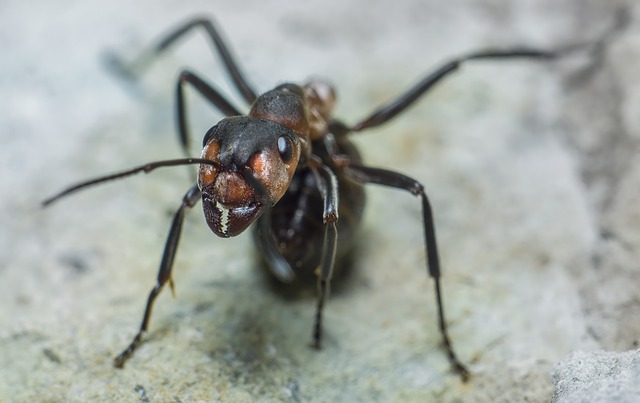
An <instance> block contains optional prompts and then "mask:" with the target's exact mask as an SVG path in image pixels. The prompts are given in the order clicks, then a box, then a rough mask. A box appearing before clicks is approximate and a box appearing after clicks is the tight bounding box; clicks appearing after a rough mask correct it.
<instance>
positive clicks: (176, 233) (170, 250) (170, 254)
mask: <svg viewBox="0 0 640 403" xmlns="http://www.w3.org/2000/svg"><path fill="white" fill-rule="evenodd" d="M200 196H201V192H200V189H199V188H198V186H197V185H195V186H193V187H192V188H191V189H189V191H188V192H187V193H186V194H185V195H184V198H183V199H182V204H181V205H180V207H179V208H178V210H177V211H176V213H175V215H174V216H173V221H172V222H171V228H170V229H169V235H168V237H167V242H166V244H165V247H164V252H163V254H162V260H161V262H160V268H159V269H158V279H157V282H156V285H155V286H154V287H153V289H152V290H151V292H150V293H149V298H148V299H147V305H146V307H145V310H144V316H143V318H142V323H141V325H140V330H138V333H137V334H136V335H135V337H134V338H133V340H132V341H131V343H130V344H129V345H128V346H127V348H126V349H125V350H124V351H123V352H122V353H120V355H118V356H117V357H116V358H115V359H114V360H113V363H114V365H115V366H116V367H118V368H122V367H123V366H124V363H125V361H127V360H128V359H129V357H131V355H132V354H133V352H134V351H135V349H136V348H138V346H139V345H140V342H141V341H142V337H143V336H144V335H145V333H146V332H147V328H148V326H149V320H150V319H151V311H152V309H153V303H154V302H155V299H156V297H157V296H158V294H160V291H162V288H163V287H164V286H165V284H167V283H169V287H171V291H172V293H174V294H175V289H174V285H173V280H172V278H171V271H172V268H173V261H174V258H175V256H176V251H177V250H178V243H179V241H180V233H181V232H182V224H183V222H184V213H185V209H186V208H187V207H189V208H191V207H193V206H195V204H196V203H197V202H198V200H200Z"/></svg>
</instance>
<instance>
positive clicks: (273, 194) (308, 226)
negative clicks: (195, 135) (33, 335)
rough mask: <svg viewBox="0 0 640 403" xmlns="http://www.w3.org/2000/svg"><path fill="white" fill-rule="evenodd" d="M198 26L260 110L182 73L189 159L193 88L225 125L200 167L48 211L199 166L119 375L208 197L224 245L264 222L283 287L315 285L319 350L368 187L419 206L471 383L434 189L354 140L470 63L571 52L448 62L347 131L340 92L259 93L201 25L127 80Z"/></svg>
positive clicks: (211, 137)
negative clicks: (192, 213) (338, 104)
mask: <svg viewBox="0 0 640 403" xmlns="http://www.w3.org/2000/svg"><path fill="white" fill-rule="evenodd" d="M197 28H202V29H204V31H205V32H206V34H207V36H208V38H209V39H210V40H211V41H212V42H213V45H214V48H215V50H216V51H217V52H218V54H219V56H220V58H221V59H222V64H223V66H224V67H225V69H226V70H227V73H228V74H229V76H230V77H231V80H232V82H233V85H234V86H235V89H236V90H237V91H238V92H239V93H240V94H241V96H242V97H243V98H244V100H246V101H247V102H248V103H249V104H250V105H251V108H250V110H249V113H248V114H246V115H245V114H242V113H241V112H240V111H238V109H236V107H235V106H233V105H232V104H231V103H230V102H229V101H228V100H227V99H226V97H225V96H224V95H223V94H221V93H220V92H219V91H218V90H217V89H215V88H214V87H212V86H210V85H209V84H207V83H206V82H205V81H204V80H203V79H201V78H200V77H198V76H197V75H196V74H194V73H192V72H190V71H188V70H184V71H182V72H181V73H180V76H179V79H178V81H177V83H176V94H177V119H178V133H179V136H180V142H181V145H182V148H183V150H184V151H185V153H187V155H188V149H189V138H190V136H189V131H188V129H187V121H186V107H185V93H184V89H185V87H186V86H187V85H189V86H191V87H193V88H194V89H195V90H197V91H198V92H199V93H200V94H201V95H202V96H203V97H204V98H205V99H206V100H207V101H209V102H210V103H211V104H212V105H214V106H215V107H216V108H218V109H219V110H220V111H221V112H222V113H224V114H225V115H226V117H225V118H224V119H222V120H221V121H219V122H218V123H217V124H216V125H215V126H213V127H212V128H210V129H209V130H208V131H207V132H206V134H205V135H204V139H203V150H202V157H201V158H183V159H175V160H165V161H156V162H150V163H147V164H144V165H141V166H138V167H135V168H133V169H129V170H126V171H122V172H119V173H115V174H112V175H107V176H102V177H99V178H96V179H92V180H88V181H85V182H81V183H78V184H76V185H74V186H71V187H69V188H67V189H65V190H63V191H62V192H60V193H58V194H56V195H54V196H52V197H50V198H49V199H47V200H45V201H44V202H43V205H44V206H47V205H49V204H51V203H53V202H54V201H56V200H58V199H60V198H62V197H63V196H66V195H68V194H70V193H73V192H76V191H78V190H80V189H84V188H86V187H88V186H92V185H95V184H98V183H102V182H106V181H110V180H114V179H119V178H123V177H126V176H129V175H133V174H136V173H139V172H146V173H148V172H150V171H153V170H155V169H157V168H160V167H168V166H177V165H188V164H199V168H198V176H197V183H196V184H194V185H193V186H192V187H191V188H190V189H189V190H188V191H187V192H186V194H185V195H184V197H183V199H182V203H181V204H180V207H178V210H177V211H176V213H175V215H174V216H173V221H172V222H171V227H170V229H169V234H168V237H167V241H166V244H165V247H164V252H163V255H162V260H161V262H160V267H159V270H158V277H157V282H156V284H155V286H154V287H153V289H152V290H151V292H150V294H149V297H148V300H147V304H146V308H145V311H144V316H143V319H142V323H141V325H140V329H139V331H138V333H137V334H136V335H135V337H134V338H133V340H132V341H131V343H130V344H129V345H128V346H127V348H126V349H125V350H124V351H123V352H122V353H121V354H120V355H118V356H117V357H116V358H115V360H114V364H115V366H116V367H122V366H123V365H124V363H125V361H127V359H129V358H130V357H131V355H132V354H133V352H134V350H135V349H136V348H137V347H138V346H139V345H140V342H141V340H142V337H143V336H144V335H145V333H146V332H147V329H148V325H149V319H150V317H151V311H152V308H153V304H154V301H155V299H156V297H157V296H158V294H159V293H160V291H162V289H163V288H164V286H165V285H166V284H167V283H168V284H169V286H170V287H171V289H172V291H173V280H172V278H171V271H172V268H173V261H174V258H175V255H176V251H177V249H178V242H179V240H180V233H181V230H182V224H183V221H184V215H185V211H186V210H187V209H190V208H192V207H193V206H195V205H196V203H197V202H198V200H199V199H202V204H203V210H204V216H205V219H206V221H207V224H208V225H209V227H210V229H211V230H212V231H213V233H214V234H216V235H217V236H219V237H221V238H229V237H233V236H236V235H239V234H241V233H242V232H244V231H245V230H246V229H247V228H248V227H249V226H250V225H251V224H252V223H254V222H255V225H254V231H255V233H254V234H255V242H256V245H257V247H258V249H259V251H260V253H261V254H262V256H263V257H264V260H265V261H266V262H267V264H268V266H269V269H270V271H271V272H272V274H273V275H274V276H275V277H276V278H277V279H279V280H281V281H282V282H285V283H286V282H291V281H292V280H293V279H294V277H295V276H296V275H305V274H306V275H309V274H310V273H311V274H312V275H313V274H315V275H317V279H318V280H317V281H318V295H317V303H316V304H317V305H316V311H315V320H314V326H313V335H312V342H311V344H312V346H313V347H316V348H319V347H320V345H321V341H322V312H323V307H324V303H325V300H326V298H327V296H328V294H329V284H330V281H331V277H332V273H333V270H334V265H335V262H336V261H337V260H338V261H339V260H340V258H341V257H342V256H344V255H345V254H346V253H347V252H348V250H349V247H350V245H351V244H352V243H353V242H352V241H353V240H354V239H353V238H354V230H355V229H356V227H357V226H358V225H359V223H360V221H361V217H362V212H363V209H364V205H365V194H364V189H363V185H366V184H378V185H383V186H388V187H391V188H395V189H400V190H404V191H408V192H410V193H411V194H413V195H415V196H417V197H419V198H420V202H421V204H422V226H423V229H424V236H425V243H424V244H425V249H426V257H427V259H426V260H427V269H428V272H429V275H430V276H431V278H432V279H433V282H434V286H435V298H436V304H437V308H438V325H439V329H440V333H441V336H442V341H443V345H444V348H445V350H446V353H447V355H448V358H449V361H450V363H451V365H452V367H453V370H454V371H455V372H456V373H457V374H458V375H459V376H460V377H461V379H462V380H464V381H466V380H467V379H468V377H469V372H468V370H467V369H466V368H465V366H464V365H463V364H462V363H461V362H460V360H459V359H458V358H457V355H456V353H455V351H454V348H453V346H452V343H451V341H450V338H449V335H448V332H447V324H446V323H447V322H446V320H445V314H444V307H443V302H442V292H441V284H440V277H441V270H440V262H439V258H438V248H437V245H436V233H435V227H434V222H433V214H432V209H431V205H430V203H429V199H428V197H427V194H426V193H425V190H424V187H423V186H422V184H421V183H420V182H418V181H417V180H415V179H413V178H410V177H408V176H406V175H403V174H401V173H398V172H394V171H390V170H386V169H381V168H375V167H371V166H368V165H363V163H362V161H361V158H360V155H359V153H358V151H357V149H356V148H355V147H354V146H353V144H352V143H351V142H350V141H349V136H350V135H351V134H354V133H358V132H361V131H364V130H366V129H369V128H372V127H376V126H380V125H382V124H383V123H386V122H388V121H389V120H391V119H392V118H394V117H395V116H396V115H398V114H399V113H401V112H403V111H404V110H406V109H407V108H408V107H409V106H411V105H413V104H414V102H415V101H416V100H418V99H419V98H420V97H421V96H422V95H424V94H425V93H426V92H427V91H429V89H431V88H432V87H433V86H434V85H435V84H436V83H438V82H440V80H441V79H443V78H445V77H447V76H448V75H449V74H451V73H453V72H454V71H456V70H457V69H458V68H459V67H460V65H462V64H463V63H465V62H468V61H471V60H482V59H515V58H524V59H544V60H550V59H553V58H556V57H557V56H559V55H561V54H564V53H565V52H566V51H567V49H565V50H564V51H556V52H549V51H541V50H536V49H531V48H526V47H518V48H513V49H509V50H488V51H480V52H475V53H470V54H467V55H465V56H462V57H459V58H456V59H453V60H450V61H449V62H447V63H444V64H443V65H442V66H440V67H439V68H437V69H435V70H434V71H433V72H431V73H429V74H427V75H426V76H425V77H424V78H422V79H421V80H420V81H419V82H417V84H415V85H413V86H412V87H410V88H409V89H408V90H406V91H405V92H403V93H401V94H400V95H399V96H397V97H396V98H394V99H393V100H391V101H390V102H388V103H387V104H384V105H383V106H381V107H380V108H378V109H377V110H375V111H374V112H373V113H371V114H370V115H369V116H367V117H365V118H364V119H362V120H360V121H358V123H356V124H354V125H351V126H349V125H346V124H343V123H342V122H340V121H339V120H336V119H335V118H334V117H333V115H332V114H333V108H334V104H335V94H334V91H333V89H332V87H331V86H330V85H328V84H327V83H324V82H321V81H310V82H307V83H304V84H301V85H300V84H294V83H285V84H280V85H278V86H277V87H275V88H274V89H272V90H270V91H267V92H265V93H263V94H261V95H258V93H257V92H256V91H255V90H254V89H253V87H252V86H251V85H250V84H249V82H248V81H247V79H246V78H245V77H244V75H243V74H242V72H241V71H240V69H239V67H238V65H237V63H236V62H235V60H234V59H233V57H232V55H231V53H230V52H229V49H228V48H227V45H226V44H225V42H224V41H223V40H222V38H221V36H220V34H219V32H218V31H217V29H216V27H215V26H214V25H213V23H212V22H211V21H210V20H208V19H202V18H197V19H193V20H190V21H188V22H187V23H185V24H183V25H182V26H180V27H179V28H178V29H176V30H174V31H173V32H171V33H170V34H169V35H167V36H166V37H165V38H163V39H162V40H161V41H160V42H159V43H158V44H157V45H156V46H155V47H154V48H153V49H152V50H151V51H150V52H147V53H143V54H142V55H141V56H140V57H139V58H138V59H136V60H135V61H134V62H133V63H132V64H131V65H130V66H124V65H120V68H121V73H123V74H130V75H136V74H138V73H139V72H140V71H142V70H144V69H145V68H146V67H147V66H148V65H149V64H150V63H151V62H152V61H153V60H154V59H155V58H156V57H157V56H158V55H160V54H161V53H162V52H164V51H165V50H167V49H168V48H169V47H170V46H171V45H172V44H174V43H175V42H176V40H178V39H179V38H181V37H182V36H183V35H185V34H187V33H188V32H190V31H192V30H194V29H197ZM338 201H340V203H339V202H338ZM338 237H340V243H338ZM319 245H322V247H321V248H319Z"/></svg>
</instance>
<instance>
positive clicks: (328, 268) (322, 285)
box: [310, 157, 338, 348]
mask: <svg viewBox="0 0 640 403" xmlns="http://www.w3.org/2000/svg"><path fill="white" fill-rule="evenodd" d="M310 167H311V169H312V171H313V173H314V176H315V178H316V182H317V183H318V188H319V190H320V193H321V194H322V200H323V201H324V207H323V212H322V220H323V222H324V224H325V233H324V240H323V243H322V261H321V262H320V268H319V272H318V301H317V306H316V317H315V324H314V326H313V339H312V340H311V346H312V347H314V348H320V347H321V345H322V311H323V309H324V302H325V300H326V299H327V298H328V297H329V292H330V282H331V276H332V275H333V266H334V264H335V260H336V249H337V246H338V231H337V228H336V222H337V221H338V180H337V178H336V176H335V175H334V173H333V172H332V171H331V170H330V169H329V168H328V167H327V166H326V165H323V164H322V163H321V162H320V160H318V159H316V158H315V157H313V158H312V159H311V160H310Z"/></svg>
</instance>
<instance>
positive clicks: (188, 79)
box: [176, 70, 241, 157]
mask: <svg viewBox="0 0 640 403" xmlns="http://www.w3.org/2000/svg"><path fill="white" fill-rule="evenodd" d="M185 84H190V85H191V86H192V87H193V88H195V89H196V90H197V91H198V92H199V93H200V94H201V95H202V96H203V97H204V98H205V99H206V100H207V101H209V102H211V104H213V105H214V106H215V107H216V108H218V109H219V110H220V111H221V112H222V113H224V114H225V115H226V116H238V115H240V114H241V113H240V112H239V111H238V110H237V109H236V108H235V107H234V106H233V105H231V103H230V102H229V101H228V100H227V99H226V98H225V97H224V96H223V95H222V94H221V93H220V92H219V91H218V90H217V89H215V88H214V87H212V86H211V85H210V84H207V83H206V82H205V81H204V80H202V79H201V78H200V77H198V76H197V75H195V74H194V73H192V72H190V71H189V70H183V71H182V72H180V76H179V78H178V81H177V83H176V112H177V115H178V135H179V136H180V145H181V146H182V149H183V151H184V153H185V154H186V156H187V157H188V156H189V143H190V140H189V139H190V136H189V131H188V128H187V105H186V99H185V93H184V86H185Z"/></svg>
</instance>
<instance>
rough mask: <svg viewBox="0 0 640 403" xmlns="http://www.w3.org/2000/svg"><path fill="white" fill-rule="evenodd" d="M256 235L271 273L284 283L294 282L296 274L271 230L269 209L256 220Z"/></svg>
mask: <svg viewBox="0 0 640 403" xmlns="http://www.w3.org/2000/svg"><path fill="white" fill-rule="evenodd" d="M255 237H256V238H255V240H256V245H257V246H258V248H259V249H260V252H261V254H262V256H264V258H265V260H266V261H267V264H268V265H269V269H270V270H271V273H272V274H273V275H274V276H276V277H277V278H278V280H280V281H282V282H283V283H290V282H292V281H293V279H294V278H295V276H296V275H295V272H294V271H293V269H292V268H291V266H290V265H289V262H287V260H286V259H285V258H284V257H283V256H282V254H281V253H280V251H279V250H278V245H277V243H276V239H275V237H274V236H273V233H272V232H271V215H270V212H269V211H268V210H267V211H265V212H264V213H263V214H262V216H260V218H258V221H257V222H256V228H255Z"/></svg>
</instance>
